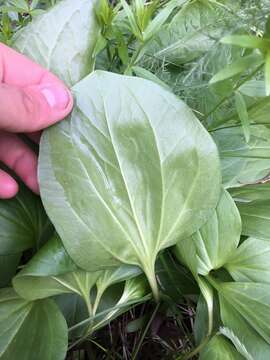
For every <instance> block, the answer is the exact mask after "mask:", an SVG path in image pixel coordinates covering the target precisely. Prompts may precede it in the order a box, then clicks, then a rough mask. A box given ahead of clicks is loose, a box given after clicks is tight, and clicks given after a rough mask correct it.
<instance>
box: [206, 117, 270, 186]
mask: <svg viewBox="0 0 270 360" xmlns="http://www.w3.org/2000/svg"><path fill="white" fill-rule="evenodd" d="M250 120H251V121H252V118H250ZM212 134H213V137H214V140H215V141H216V143H217V146H218V149H219V152H220V157H221V165H222V175H223V184H224V185H225V186H226V187H227V188H228V187H237V186H243V185H245V184H250V183H254V182H256V181H258V180H260V179H263V178H264V177H265V176H266V175H268V174H269V168H270V129H269V128H267V127H266V126H263V125H257V126H250V140H249V143H248V144H247V143H246V141H245V137H244V134H243V131H242V129H241V128H240V127H229V128H225V129H224V128H223V129H219V130H217V131H215V132H213V133H212Z"/></svg>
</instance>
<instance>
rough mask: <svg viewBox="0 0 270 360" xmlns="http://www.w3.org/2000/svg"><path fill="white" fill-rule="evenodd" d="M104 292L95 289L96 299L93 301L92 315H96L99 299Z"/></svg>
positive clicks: (100, 289) (101, 289)
mask: <svg viewBox="0 0 270 360" xmlns="http://www.w3.org/2000/svg"><path fill="white" fill-rule="evenodd" d="M104 290H105V289H103V288H98V289H97V294H96V299H95V302H94V305H93V315H96V312H97V308H98V305H99V303H100V299H101V297H102V295H103V294H104Z"/></svg>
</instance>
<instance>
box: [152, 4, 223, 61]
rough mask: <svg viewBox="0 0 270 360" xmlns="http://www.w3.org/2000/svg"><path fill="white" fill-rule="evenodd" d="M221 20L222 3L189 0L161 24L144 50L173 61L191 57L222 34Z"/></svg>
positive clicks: (195, 56)
mask: <svg viewBox="0 0 270 360" xmlns="http://www.w3.org/2000/svg"><path fill="white" fill-rule="evenodd" d="M224 2H225V3H230V2H229V1H224ZM221 23H223V24H224V9H222V7H219V6H213V7H212V6H210V5H209V4H207V3H206V2H202V1H193V2H189V3H187V4H185V5H184V6H183V7H182V8H181V9H180V11H178V13H177V14H176V15H175V16H174V18H173V19H172V20H171V21H170V23H169V24H168V25H166V26H164V27H163V28H161V31H160V32H159V34H158V36H156V37H155V38H154V39H153V41H152V42H151V44H150V46H149V47H148V49H147V53H148V54H151V55H153V56H154V57H155V58H159V59H161V60H165V62H169V63H172V64H176V65H179V64H183V63H186V62H189V61H192V60H194V59H196V58H198V57H200V56H202V55H203V54H204V53H205V52H206V51H208V50H209V49H210V48H211V46H213V44H214V43H215V40H214V38H215V37H217V38H218V37H219V36H220V35H221V32H222V26H221ZM217 24H218V25H219V26H217Z"/></svg>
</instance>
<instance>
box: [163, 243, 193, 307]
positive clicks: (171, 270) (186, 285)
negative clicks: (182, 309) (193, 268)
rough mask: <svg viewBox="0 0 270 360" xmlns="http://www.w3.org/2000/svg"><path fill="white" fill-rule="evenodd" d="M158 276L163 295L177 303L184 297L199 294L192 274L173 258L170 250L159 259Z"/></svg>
mask: <svg viewBox="0 0 270 360" xmlns="http://www.w3.org/2000/svg"><path fill="white" fill-rule="evenodd" d="M156 274H157V276H158V280H159V284H160V288H161V290H162V293H163V294H164V295H166V296H168V297H170V298H171V299H172V300H174V301H175V302H179V301H180V300H181V298H182V297H183V295H190V294H198V292H199V289H198V286H197V284H196V282H195V281H194V278H193V276H192V274H191V273H190V272H189V271H188V269H186V268H185V267H184V266H181V265H180V264H179V263H178V262H177V261H176V260H175V259H174V258H173V256H172V254H171V253H170V250H168V251H165V252H164V253H162V254H161V255H160V256H159V257H158V260H157V266H156Z"/></svg>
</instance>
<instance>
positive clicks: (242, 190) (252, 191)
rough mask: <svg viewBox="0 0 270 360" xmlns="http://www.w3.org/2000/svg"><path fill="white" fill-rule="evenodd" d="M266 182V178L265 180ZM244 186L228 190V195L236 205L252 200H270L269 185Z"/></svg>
mask: <svg viewBox="0 0 270 360" xmlns="http://www.w3.org/2000/svg"><path fill="white" fill-rule="evenodd" d="M265 180H266V181H267V180H268V177H267V178H266V179H265ZM263 182H264V180H263V181H262V184H252V185H246V186H242V187H238V188H233V189H230V194H231V195H232V197H233V198H234V200H235V201H236V202H237V203H241V202H244V203H248V202H251V201H254V200H270V183H269V182H268V183H267V182H266V183H263Z"/></svg>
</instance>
